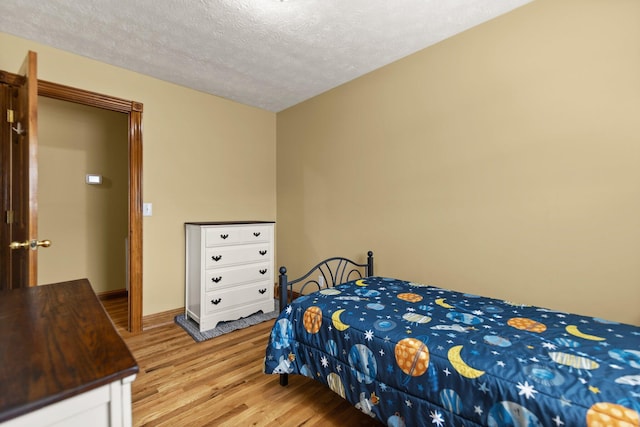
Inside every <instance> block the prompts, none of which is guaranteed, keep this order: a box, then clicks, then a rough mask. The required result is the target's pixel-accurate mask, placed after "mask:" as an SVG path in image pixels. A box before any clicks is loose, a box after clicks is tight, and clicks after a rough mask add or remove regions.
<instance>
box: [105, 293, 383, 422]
mask: <svg viewBox="0 0 640 427" xmlns="http://www.w3.org/2000/svg"><path fill="white" fill-rule="evenodd" d="M102 303H103V305H104V307H105V309H106V311H107V312H108V313H109V315H110V316H111V318H112V320H113V322H114V324H115V325H116V327H117V329H118V331H119V332H120V334H121V335H122V337H123V338H124V340H125V342H126V343H127V345H128V346H129V349H130V350H131V352H132V353H133V355H134V357H135V358H136V360H137V362H138V365H139V366H140V373H139V374H138V377H137V378H136V380H135V381H134V383H133V388H132V401H133V423H134V425H135V426H194V427H195V426H279V427H280V426H284V427H288V426H302V425H304V426H380V425H382V424H381V423H379V422H377V421H375V420H373V419H372V418H370V417H369V416H367V415H365V414H363V413H362V412H360V411H359V410H357V409H355V408H354V407H353V406H351V405H350V404H349V403H347V402H346V401H345V400H343V399H342V398H341V397H340V396H338V395H337V394H335V393H333V392H332V391H331V390H329V389H328V388H327V387H325V386H324V385H322V384H320V383H318V382H315V381H312V380H310V379H308V378H306V377H303V376H299V375H291V376H290V377H289V385H288V386H287V387H281V386H280V385H279V383H278V376H277V375H265V374H264V373H263V372H262V366H263V358H264V351H265V347H266V345H267V340H268V337H269V333H270V330H271V326H272V325H273V323H274V321H268V322H264V323H261V324H258V325H255V326H251V327H249V328H245V329H241V330H238V331H235V332H232V333H229V334H225V335H222V336H220V337H217V338H214V339H211V340H208V341H205V342H202V343H196V342H195V341H193V339H192V338H191V337H190V336H189V335H188V334H187V333H186V332H184V330H182V328H180V327H179V326H178V325H176V324H175V323H174V322H173V317H174V316H175V314H177V313H176V312H171V313H167V314H166V315H158V316H154V317H153V318H152V319H151V320H150V319H148V318H146V319H145V325H144V326H145V330H144V332H142V333H139V334H131V333H129V332H127V331H126V322H127V307H126V304H127V300H126V298H118V299H108V300H103V301H102Z"/></svg>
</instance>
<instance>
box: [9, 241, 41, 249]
mask: <svg viewBox="0 0 640 427" xmlns="http://www.w3.org/2000/svg"><path fill="white" fill-rule="evenodd" d="M38 246H42V247H45V248H48V247H49V246H51V240H31V241H29V240H25V241H24V242H11V243H10V244H9V248H11V249H21V248H31V249H33V250H35V249H37V248H38Z"/></svg>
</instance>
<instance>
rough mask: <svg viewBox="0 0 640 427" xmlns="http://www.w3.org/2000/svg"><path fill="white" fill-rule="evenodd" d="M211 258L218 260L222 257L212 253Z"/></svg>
mask: <svg viewBox="0 0 640 427" xmlns="http://www.w3.org/2000/svg"><path fill="white" fill-rule="evenodd" d="M211 259H212V260H214V261H216V262H218V261H220V260H221V259H222V255H214V256H212V257H211Z"/></svg>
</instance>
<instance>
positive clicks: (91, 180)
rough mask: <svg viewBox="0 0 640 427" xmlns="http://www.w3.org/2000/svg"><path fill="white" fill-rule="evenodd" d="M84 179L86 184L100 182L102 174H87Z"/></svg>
mask: <svg viewBox="0 0 640 427" xmlns="http://www.w3.org/2000/svg"><path fill="white" fill-rule="evenodd" d="M85 181H86V182H87V184H102V175H92V174H87V176H86V178H85Z"/></svg>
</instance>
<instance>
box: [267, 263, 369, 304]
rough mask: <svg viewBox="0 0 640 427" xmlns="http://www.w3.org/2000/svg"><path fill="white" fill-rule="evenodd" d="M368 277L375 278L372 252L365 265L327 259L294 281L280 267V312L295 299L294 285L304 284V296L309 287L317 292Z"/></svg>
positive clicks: (300, 290)
mask: <svg viewBox="0 0 640 427" xmlns="http://www.w3.org/2000/svg"><path fill="white" fill-rule="evenodd" d="M368 276H373V252H372V251H369V252H368V253H367V262H366V263H365V264H360V263H357V262H355V261H353V260H350V259H348V258H343V257H332V258H327V259H325V260H324V261H321V262H319V263H318V264H317V265H316V266H315V267H313V268H312V269H311V270H309V271H308V272H307V273H306V274H305V275H304V276H301V277H298V278H297V279H294V280H288V278H287V268H286V267H284V266H283V267H280V276H279V278H280V310H283V309H284V308H285V307H286V306H287V304H288V302H289V301H290V300H292V299H293V285H295V284H297V283H302V285H301V286H300V289H299V290H298V292H299V293H300V294H304V291H305V290H306V289H307V288H309V287H310V288H311V290H312V291H317V290H320V289H323V288H332V287H334V286H336V285H339V284H341V283H345V282H348V281H350V280H355V279H361V278H363V277H368Z"/></svg>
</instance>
